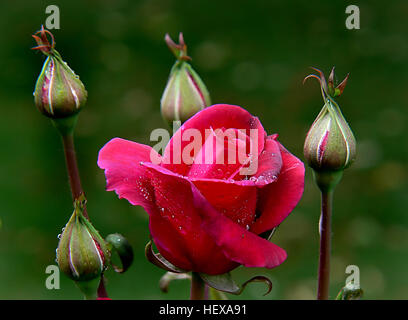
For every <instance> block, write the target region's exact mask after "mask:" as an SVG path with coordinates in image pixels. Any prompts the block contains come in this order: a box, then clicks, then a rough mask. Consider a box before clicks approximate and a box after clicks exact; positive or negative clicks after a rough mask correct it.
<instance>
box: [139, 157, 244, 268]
mask: <svg viewBox="0 0 408 320" xmlns="http://www.w3.org/2000/svg"><path fill="white" fill-rule="evenodd" d="M143 165H144V166H146V169H147V170H148V171H149V172H150V182H151V185H152V188H153V193H154V199H155V200H154V201H155V204H156V206H157V208H159V213H160V216H161V218H162V219H164V220H165V221H166V222H167V227H166V228H167V229H166V228H164V227H163V228H162V227H158V226H157V225H156V224H155V223H154V221H153V220H152V221H151V224H150V228H151V229H150V230H151V233H152V235H153V237H154V240H155V243H156V245H157V247H158V249H159V251H160V246H161V245H160V243H162V244H163V245H165V244H166V243H167V242H171V241H172V240H171V237H169V236H168V235H167V234H166V233H167V231H166V230H169V232H170V230H171V232H172V233H174V232H176V233H177V234H178V236H179V237H180V238H181V239H182V241H181V242H182V243H181V244H179V245H180V246H182V247H183V248H184V250H185V255H186V258H187V259H188V260H189V261H190V263H191V267H190V268H187V270H193V271H196V272H203V273H207V274H221V273H225V272H228V271H230V270H232V269H233V268H235V267H237V264H236V263H235V262H233V261H231V260H230V259H228V258H227V257H226V256H225V255H224V253H223V251H222V250H221V249H220V248H218V246H217V245H216V244H215V242H214V241H213V240H212V238H211V237H210V236H209V235H208V234H207V233H206V232H205V231H204V230H203V228H201V217H200V216H199V215H198V214H197V209H196V208H195V207H194V203H193V195H192V191H191V187H190V182H189V181H188V180H186V178H185V177H182V176H180V175H178V174H174V173H173V172H171V171H168V170H167V169H165V168H162V167H160V166H158V165H154V164H152V163H143ZM149 213H150V212H149ZM160 252H161V251H160ZM161 253H162V252H161ZM162 254H163V256H164V257H165V258H166V259H167V260H169V261H170V262H171V263H173V264H174V265H176V266H178V267H180V266H179V265H177V264H176V262H174V261H173V260H172V254H173V251H170V250H169V254H168V255H166V254H165V253H164V252H163V253H162ZM214 261H217V263H214ZM183 269H186V268H185V267H184V268H183Z"/></svg>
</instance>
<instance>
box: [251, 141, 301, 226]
mask: <svg viewBox="0 0 408 320" xmlns="http://www.w3.org/2000/svg"><path fill="white" fill-rule="evenodd" d="M279 148H280V152H281V156H282V163H283V165H282V169H281V171H280V173H279V177H278V180H277V181H276V182H274V183H271V184H269V185H267V186H265V187H264V188H262V189H260V190H259V200H258V206H257V210H258V212H259V213H260V216H259V218H258V219H257V220H256V222H255V223H254V224H253V226H252V228H251V231H253V232H255V233H257V234H260V233H262V232H265V231H268V230H271V229H272V228H274V227H276V226H278V225H279V224H280V223H281V222H282V221H283V220H284V219H285V218H286V217H287V216H288V215H289V213H291V212H292V210H293V209H294V208H295V207H296V205H297V203H298V202H299V200H300V198H301V197H302V194H303V188H304V177H305V167H304V164H303V162H302V161H300V160H299V159H298V158H296V157H295V156H294V155H292V154H291V153H290V152H289V151H288V150H286V149H285V147H283V146H282V145H281V144H280V143H279Z"/></svg>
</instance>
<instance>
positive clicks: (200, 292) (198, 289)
mask: <svg viewBox="0 0 408 320" xmlns="http://www.w3.org/2000/svg"><path fill="white" fill-rule="evenodd" d="M204 288H205V284H204V281H203V280H202V279H201V277H200V276H199V275H198V273H196V272H193V273H192V277H191V291H190V300H204Z"/></svg>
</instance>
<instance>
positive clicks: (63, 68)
mask: <svg viewBox="0 0 408 320" xmlns="http://www.w3.org/2000/svg"><path fill="white" fill-rule="evenodd" d="M38 35H39V36H38ZM47 35H49V36H50V37H51V39H52V42H51V43H50V42H49V40H48V38H47ZM33 37H34V39H35V40H36V41H37V43H38V46H37V47H34V48H33V49H35V50H40V51H41V52H42V53H44V54H45V55H46V56H47V59H46V60H45V62H44V65H43V68H42V71H41V74H40V76H39V77H38V79H37V83H36V85H35V91H34V101H35V105H36V106H37V108H38V110H39V111H40V112H41V113H42V114H44V115H46V116H47V117H50V118H52V119H61V118H67V117H71V116H73V115H75V114H77V113H78V112H79V111H80V109H81V108H82V107H83V106H84V105H85V103H86V99H87V92H86V90H85V87H84V85H83V83H82V82H81V80H80V79H79V77H78V76H77V75H76V74H75V73H74V71H73V70H72V69H71V68H70V67H69V66H68V64H67V63H66V62H64V61H63V60H62V57H61V55H60V54H59V53H58V52H57V51H56V50H55V49H54V46H55V43H54V38H53V36H52V34H51V32H49V31H48V30H45V29H44V28H43V27H42V28H41V30H40V31H38V32H37V33H36V34H35V35H33Z"/></svg>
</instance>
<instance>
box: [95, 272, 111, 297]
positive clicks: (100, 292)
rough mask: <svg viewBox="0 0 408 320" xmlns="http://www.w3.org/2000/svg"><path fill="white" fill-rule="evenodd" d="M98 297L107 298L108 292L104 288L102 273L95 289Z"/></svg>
mask: <svg viewBox="0 0 408 320" xmlns="http://www.w3.org/2000/svg"><path fill="white" fill-rule="evenodd" d="M97 295H98V298H109V296H108V293H107V292H106V288H105V278H104V276H103V274H102V275H101V280H100V282H99V287H98V291H97Z"/></svg>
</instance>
